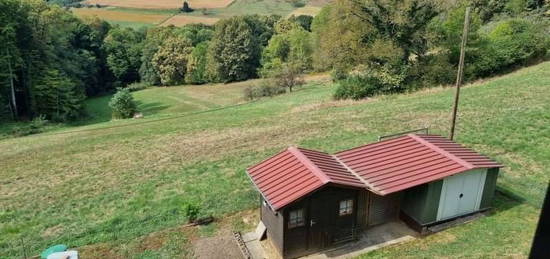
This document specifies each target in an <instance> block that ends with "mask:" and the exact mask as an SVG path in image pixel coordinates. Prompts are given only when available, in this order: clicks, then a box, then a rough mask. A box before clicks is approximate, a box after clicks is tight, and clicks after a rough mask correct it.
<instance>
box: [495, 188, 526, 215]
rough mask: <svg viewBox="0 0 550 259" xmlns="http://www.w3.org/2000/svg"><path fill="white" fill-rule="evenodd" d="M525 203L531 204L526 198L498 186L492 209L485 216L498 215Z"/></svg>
mask: <svg viewBox="0 0 550 259" xmlns="http://www.w3.org/2000/svg"><path fill="white" fill-rule="evenodd" d="M524 203H528V204H530V203H529V202H528V201H527V200H526V199H525V198H523V197H521V196H519V195H518V194H515V193H514V192H513V191H511V190H509V189H506V188H504V187H501V186H497V188H496V191H495V196H494V199H493V204H492V209H490V210H489V211H487V212H486V213H485V214H486V215H487V216H490V215H493V214H498V213H500V212H502V211H506V210H509V209H512V208H514V207H516V206H519V205H521V204H524Z"/></svg>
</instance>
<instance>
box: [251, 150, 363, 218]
mask: <svg viewBox="0 0 550 259" xmlns="http://www.w3.org/2000/svg"><path fill="white" fill-rule="evenodd" d="M247 172H248V174H249V175H250V177H251V179H252V181H253V182H254V184H255V185H256V187H257V188H258V189H259V190H260V192H261V193H262V195H263V196H264V198H265V199H266V201H267V202H268V203H269V204H270V206H271V207H272V208H273V209H274V210H277V209H279V208H282V207H284V206H285V205H287V204H289V203H291V202H293V201H295V200H297V199H299V198H301V197H302V196H304V195H306V194H308V193H310V192H312V191H314V190H316V189H318V188H319V187H321V186H323V185H325V184H327V183H335V184H341V185H346V186H354V187H360V188H363V187H364V184H363V183H362V182H361V180H359V179H357V178H356V177H355V176H353V175H352V174H351V173H350V172H349V171H348V170H347V169H346V168H344V167H343V166H342V165H341V164H340V163H339V162H338V161H337V160H336V159H335V158H334V157H333V156H331V155H329V154H327V153H323V152H319V151H314V150H308V149H303V148H296V147H290V148H288V149H286V150H284V151H283V152H281V153H279V154H277V155H275V156H273V157H271V158H269V159H267V160H265V161H263V162H261V163H259V164H257V165H255V166H253V167H250V168H248V169H247Z"/></svg>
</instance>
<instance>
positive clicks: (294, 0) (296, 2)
mask: <svg viewBox="0 0 550 259" xmlns="http://www.w3.org/2000/svg"><path fill="white" fill-rule="evenodd" d="M288 2H289V3H290V4H291V5H292V6H294V7H296V8H300V7H304V6H306V3H305V2H304V1H302V0H289V1H288Z"/></svg>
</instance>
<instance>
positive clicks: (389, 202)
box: [367, 192, 402, 227]
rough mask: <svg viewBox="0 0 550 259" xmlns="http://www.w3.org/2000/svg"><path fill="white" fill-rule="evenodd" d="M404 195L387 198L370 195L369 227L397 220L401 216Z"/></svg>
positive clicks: (398, 194)
mask: <svg viewBox="0 0 550 259" xmlns="http://www.w3.org/2000/svg"><path fill="white" fill-rule="evenodd" d="M401 196H402V193H401V192H398V193H392V194H388V195H385V196H380V195H376V194H374V193H370V194H369V204H368V210H367V214H368V218H367V225H368V226H369V227H370V226H376V225H380V224H383V223H387V222H389V221H392V220H394V219H396V218H397V217H398V215H399V210H400V205H401Z"/></svg>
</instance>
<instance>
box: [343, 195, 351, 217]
mask: <svg viewBox="0 0 550 259" xmlns="http://www.w3.org/2000/svg"><path fill="white" fill-rule="evenodd" d="M352 213H353V200H352V199H349V200H343V201H340V216H345V215H350V214H352Z"/></svg>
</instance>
